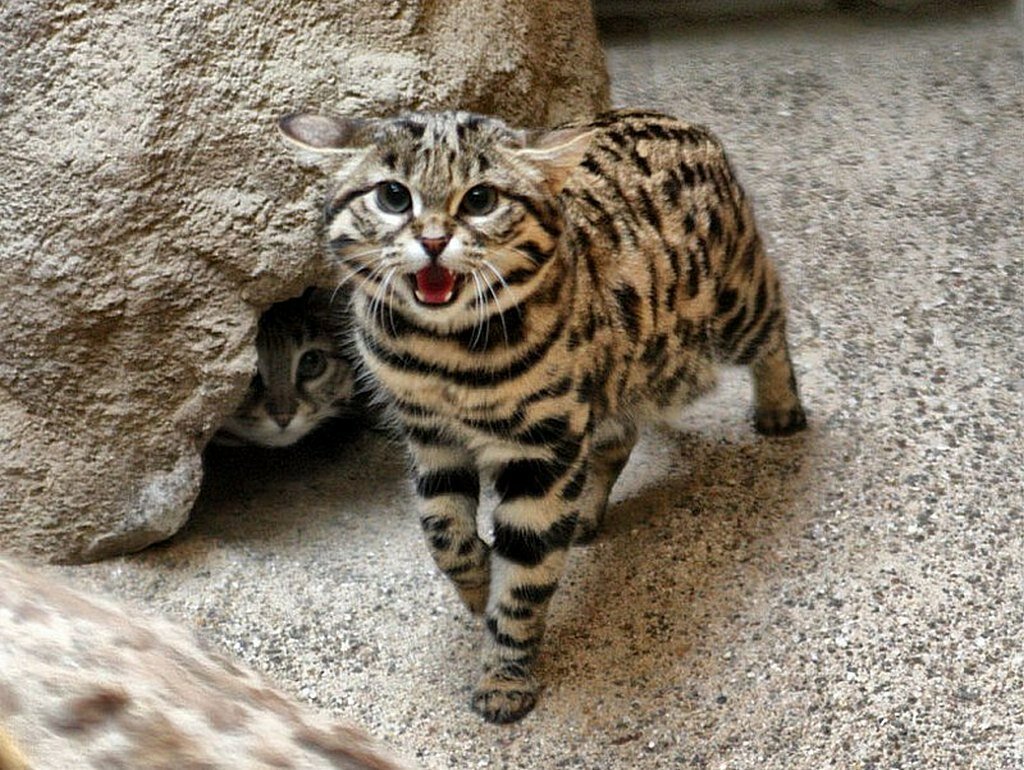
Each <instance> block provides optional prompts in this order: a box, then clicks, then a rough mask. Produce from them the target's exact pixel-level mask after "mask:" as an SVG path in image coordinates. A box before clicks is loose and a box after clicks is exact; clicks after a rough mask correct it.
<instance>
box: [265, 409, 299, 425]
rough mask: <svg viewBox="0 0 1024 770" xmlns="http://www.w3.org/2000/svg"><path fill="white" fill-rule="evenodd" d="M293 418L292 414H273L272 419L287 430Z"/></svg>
mask: <svg viewBox="0 0 1024 770" xmlns="http://www.w3.org/2000/svg"><path fill="white" fill-rule="evenodd" d="M293 416H294V414H293V413H292V412H272V413H271V415H270V419H271V420H273V421H274V422H276V423H277V424H278V426H279V427H280V428H287V427H288V423H290V422H291V421H292V417H293Z"/></svg>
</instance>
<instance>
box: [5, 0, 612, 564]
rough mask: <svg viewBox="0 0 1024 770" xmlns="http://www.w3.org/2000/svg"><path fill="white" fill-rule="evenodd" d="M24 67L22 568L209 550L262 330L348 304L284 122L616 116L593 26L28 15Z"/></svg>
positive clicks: (432, 18) (12, 283)
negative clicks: (224, 439) (216, 476)
mask: <svg viewBox="0 0 1024 770" xmlns="http://www.w3.org/2000/svg"><path fill="white" fill-rule="evenodd" d="M0 62H2V64H0V116H2V117H0V221H2V222H3V238H2V240H0V544H2V547H3V548H5V549H13V550H15V551H19V552H22V553H32V554H35V555H37V556H43V557H46V558H49V559H55V560H68V561H75V560H87V559H93V558H99V557H103V556H106V555H110V554H113V553H118V552H124V551H128V550H132V549H138V548H141V547H144V546H146V545H148V544H150V543H152V542H155V541H158V540H160V539H163V538H165V537H168V536H169V535H171V534H173V533H174V532H175V531H177V530H178V529H179V528H180V527H181V526H182V524H184V522H185V520H186V519H187V517H188V511H189V509H190V507H191V504H192V502H193V500H194V498H195V496H196V494H197V493H198V489H199V484H200V481H201V476H202V469H201V463H200V452H201V450H202V448H203V446H204V444H205V442H206V440H207V439H208V437H209V436H210V435H211V433H212V432H213V431H214V429H215V428H216V426H217V424H218V422H219V420H220V419H221V418H222V417H223V415H225V414H226V413H227V412H228V411H230V409H231V408H232V406H233V405H234V403H236V401H237V399H238V398H239V397H240V396H241V394H242V392H243V390H244V387H245V384H246V381H247V380H248V378H249V373H250V371H251V370H252V368H253V364H254V358H255V352H254V349H253V347H252V344H251V343H252V340H253V338H254V335H255V324H256V319H257V318H258V315H259V312H260V311H261V310H262V309H263V308H264V307H266V306H267V305H269V304H270V303H272V302H276V301H279V300H282V299H284V298H286V297H288V296H292V295H294V294H296V293H298V292H299V291H300V290H301V288H302V287H304V286H306V285H310V284H313V283H317V282H322V281H324V280H326V275H325V270H324V264H323V263H322V261H321V258H320V256H319V251H318V246H317V243H318V239H317V233H316V226H315V219H316V210H317V204H316V200H317V196H318V194H319V182H320V180H319V177H318V175H316V174H304V173H303V172H302V171H301V170H298V169H296V167H295V164H294V163H293V162H292V159H291V157H289V156H288V155H287V153H286V152H285V151H283V150H282V148H281V146H280V145H279V143H278V141H277V138H276V135H275V128H274V122H275V119H276V117H278V116H280V115H282V114H284V113H287V112H289V111H292V110H296V109H308V108H313V109H321V108H327V109H331V110H334V111H338V112H350V113H361V114H377V113H389V112H394V111H396V110H399V109H405V108H410V107H434V108H442V107H456V106H458V107H463V108H468V109H474V110H478V111H484V112H493V113H497V114H501V115H503V116H504V117H506V118H508V119H510V120H512V121H515V122H518V123H523V124H540V123H553V122H557V121H560V120H563V119H566V118H569V117H572V116H577V115H585V114H588V113H591V112H593V111H595V110H596V109H600V108H603V107H605V106H606V105H607V99H608V95H607V76H606V73H605V70H604V61H603V55H602V53H601V50H600V48H599V47H598V44H597V38H596V33H595V28H594V23H593V18H592V13H591V9H590V6H589V3H588V2H587V0H559V1H558V2H553V3H533V2H529V0H509V1H508V2H503V3H500V4H486V3H483V4H482V3H469V2H464V1H463V0H458V1H456V2H450V1H448V0H392V1H391V2H383V3H361V2H355V0H346V1H343V2H338V3H332V4H321V3H286V2H264V3H260V4H255V5H247V4H238V3H226V2H223V0H199V1H197V2H192V3H185V4H181V3H172V2H169V0H163V1H162V2H161V1H159V0H149V1H148V2H139V3H130V4H122V3H109V2H100V0H93V1H92V2H81V3H76V4H74V5H70V6H69V5H67V4H65V3H59V2H53V1H52V0H50V2H31V1H28V0H14V1H13V2H6V3H4V5H3V8H2V9H0Z"/></svg>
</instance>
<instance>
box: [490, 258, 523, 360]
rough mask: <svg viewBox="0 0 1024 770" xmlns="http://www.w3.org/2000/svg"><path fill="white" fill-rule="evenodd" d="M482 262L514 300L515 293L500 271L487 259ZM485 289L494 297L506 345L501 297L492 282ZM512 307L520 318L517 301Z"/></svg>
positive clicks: (506, 332)
mask: <svg viewBox="0 0 1024 770" xmlns="http://www.w3.org/2000/svg"><path fill="white" fill-rule="evenodd" d="M482 263H483V265H484V267H486V268H488V269H489V270H490V271H491V272H492V273H494V274H495V275H496V276H497V277H498V280H499V281H501V283H502V284H503V285H504V286H505V287H506V292H507V293H508V294H511V295H512V299H513V300H515V299H516V296H515V293H514V292H513V291H512V289H511V287H509V285H508V284H507V283H505V279H504V278H503V277H502V275H501V273H499V272H498V270H497V268H496V267H494V265H492V264H491V263H490V262H488V261H487V260H482ZM487 290H488V291H489V292H490V293H491V297H493V298H494V308H495V310H497V311H498V318H500V319H501V330H502V333H503V334H504V335H505V346H506V347H508V345H509V344H510V343H509V341H508V324H506V323H505V311H503V310H502V309H501V299H500V298H499V297H498V294H497V292H495V291H494V286H493V285H492V284H490V283H488V284H487ZM513 307H514V308H515V310H516V315H518V316H519V317H520V318H522V317H523V311H522V310H520V309H519V304H518V302H517V303H516V304H515V305H513Z"/></svg>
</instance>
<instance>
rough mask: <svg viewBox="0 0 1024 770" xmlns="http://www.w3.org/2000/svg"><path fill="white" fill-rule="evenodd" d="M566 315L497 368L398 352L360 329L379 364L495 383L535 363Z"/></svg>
mask: <svg viewBox="0 0 1024 770" xmlns="http://www.w3.org/2000/svg"><path fill="white" fill-rule="evenodd" d="M564 329H565V319H563V318H559V319H557V321H556V322H555V324H554V326H553V327H552V328H551V330H550V331H549V332H548V334H547V335H546V336H545V337H544V338H543V339H541V341H540V342H538V343H537V344H536V345H534V346H532V347H530V348H528V349H527V350H526V351H525V352H524V353H521V354H520V355H519V357H517V358H515V359H513V360H512V361H511V362H509V363H507V364H505V365H503V366H500V367H497V368H493V369H491V368H486V367H483V366H482V367H480V368H474V369H453V368H451V367H450V366H448V365H446V364H443V363H441V362H439V361H428V360H425V359H423V358H420V357H419V356H416V355H414V354H412V353H408V352H404V353H396V352H394V351H392V350H390V349H388V348H386V347H384V345H382V344H381V343H380V342H379V341H378V340H377V339H375V338H374V336H373V335H372V334H369V333H367V330H366V329H365V328H361V329H360V330H359V340H360V342H361V343H362V345H363V347H364V349H365V350H366V352H367V353H369V354H370V355H371V356H372V357H373V358H374V359H375V360H376V361H377V363H379V364H382V365H383V366H386V367H390V368H392V369H397V370H400V371H407V372H414V373H416V374H423V375H427V376H430V377H439V378H441V379H444V380H448V381H449V382H452V383H455V384H458V385H469V386H483V387H487V386H493V385H497V384H500V383H503V382H508V381H509V380H512V379H515V378H516V377H519V376H521V375H523V374H525V373H526V372H528V371H529V370H530V369H532V368H533V367H534V366H536V365H537V364H538V363H539V362H540V361H541V360H543V359H544V357H545V356H546V355H547V353H548V351H549V350H550V349H551V347H552V346H553V345H554V344H555V342H556V341H557V340H558V339H559V337H561V335H562V332H563V331H564Z"/></svg>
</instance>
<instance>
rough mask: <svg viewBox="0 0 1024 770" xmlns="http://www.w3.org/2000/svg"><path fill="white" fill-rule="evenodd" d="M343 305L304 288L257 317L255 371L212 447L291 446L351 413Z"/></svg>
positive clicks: (351, 383)
mask: <svg viewBox="0 0 1024 770" xmlns="http://www.w3.org/2000/svg"><path fill="white" fill-rule="evenodd" d="M332 299H333V301H332ZM344 306H345V301H344V299H342V298H340V297H339V298H336V299H334V298H332V293H331V292H330V291H325V290H323V289H308V290H307V291H306V292H305V293H304V294H303V295H302V296H301V297H296V298H294V299H290V300H287V301H285V302H279V303H278V304H276V305H273V306H272V307H270V308H269V309H268V310H267V311H266V312H265V313H264V314H263V316H262V317H261V318H260V323H259V331H258V333H257V335H256V351H257V372H256V374H255V375H254V376H253V378H252V382H251V383H250V385H249V390H248V392H247V393H246V395H245V399H244V400H243V401H242V403H241V404H240V405H239V407H238V408H237V409H236V410H235V413H234V414H232V415H231V416H230V417H229V418H228V419H227V420H226V421H225V422H224V425H223V426H222V427H221V429H220V430H219V431H218V432H217V434H216V435H215V436H214V439H213V440H214V442H215V443H218V444H228V445H239V444H255V445H257V446H263V447H283V446H289V445H291V444H294V443H296V442H298V441H300V440H301V439H303V438H305V437H306V436H307V435H309V434H310V433H311V432H313V431H314V430H316V429H317V428H319V427H321V426H323V425H325V424H326V423H328V422H330V421H331V420H333V419H334V418H338V417H345V416H351V415H353V414H354V409H353V406H352V397H353V392H354V383H355V377H354V373H353V370H352V366H351V364H350V363H349V362H348V360H346V358H345V357H344V355H343V354H342V352H341V344H342V343H341V339H340V338H341V336H342V334H343V330H344V321H343V317H342V310H343V308H344Z"/></svg>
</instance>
